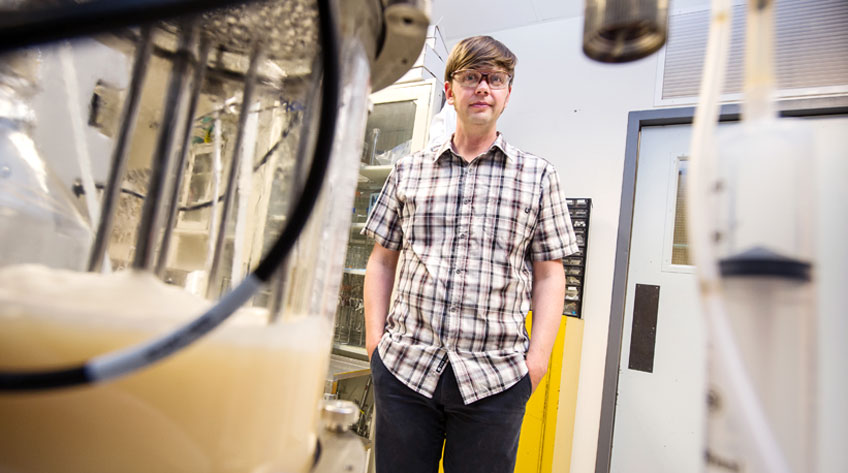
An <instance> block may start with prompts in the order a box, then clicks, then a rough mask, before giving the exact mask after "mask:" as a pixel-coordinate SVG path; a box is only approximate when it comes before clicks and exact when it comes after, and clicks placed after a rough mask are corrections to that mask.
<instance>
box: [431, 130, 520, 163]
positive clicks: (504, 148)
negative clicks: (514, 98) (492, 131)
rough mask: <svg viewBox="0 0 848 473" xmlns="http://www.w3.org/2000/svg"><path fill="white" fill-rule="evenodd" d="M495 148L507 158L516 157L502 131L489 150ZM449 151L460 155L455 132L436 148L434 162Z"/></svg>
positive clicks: (513, 158) (512, 158)
mask: <svg viewBox="0 0 848 473" xmlns="http://www.w3.org/2000/svg"><path fill="white" fill-rule="evenodd" d="M495 148H497V149H499V150H500V151H501V153H503V154H504V156H506V159H507V160H515V159H516V153H515V149H514V148H513V147H512V146H510V145H509V144H508V143H507V142H506V139H504V136H503V133H501V132H498V136H497V138H495V141H494V142H493V143H492V146H490V147H489V152H490V153H491V152H492V150H493V149H495ZM448 152H451V153H453V154H455V155H456V156H459V153H457V152H456V149H455V148H454V146H453V134H451V136H450V138H448V139H447V140H446V141H445V142H444V143H442V145H441V146H439V147H438V148H436V154H435V156H433V162H436V161H438V160H439V158H441V157H442V156H443V155H445V154H446V153H448Z"/></svg>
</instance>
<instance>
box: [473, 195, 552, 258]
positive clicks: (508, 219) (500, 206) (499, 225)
mask: <svg viewBox="0 0 848 473" xmlns="http://www.w3.org/2000/svg"><path fill="white" fill-rule="evenodd" d="M487 201H488V203H487V209H486V218H485V223H484V231H485V233H486V235H487V236H488V237H489V238H493V239H494V247H495V248H497V249H499V250H500V251H501V252H505V254H506V255H507V256H509V255H514V254H517V253H523V252H524V251H525V250H526V249H527V245H528V244H529V242H530V240H531V239H532V236H533V232H534V230H535V227H536V217H537V215H538V212H539V193H538V191H537V187H536V186H535V185H532V184H529V183H528V184H524V185H522V183H521V182H520V181H517V182H512V183H509V184H505V185H504V186H503V187H502V188H498V189H495V190H494V191H493V192H490V193H489V195H488V199H487Z"/></svg>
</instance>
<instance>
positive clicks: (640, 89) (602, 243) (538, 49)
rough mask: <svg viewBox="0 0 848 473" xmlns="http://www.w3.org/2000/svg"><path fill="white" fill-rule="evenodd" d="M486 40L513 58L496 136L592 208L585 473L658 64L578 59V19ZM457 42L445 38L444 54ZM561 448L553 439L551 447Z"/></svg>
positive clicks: (577, 430)
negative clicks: (633, 168) (641, 136)
mask: <svg viewBox="0 0 848 473" xmlns="http://www.w3.org/2000/svg"><path fill="white" fill-rule="evenodd" d="M446 34H450V32H449V31H446ZM486 34H489V35H491V36H493V37H495V38H496V39H498V40H499V41H502V42H503V43H504V44H506V45H507V46H508V47H509V48H510V49H511V50H512V51H513V52H514V53H515V54H516V55H517V56H518V66H517V68H516V77H515V83H514V86H513V91H512V96H511V98H510V102H509V105H508V106H507V109H506V112H504V115H503V116H502V117H501V120H500V123H499V129H500V131H502V132H503V134H504V136H505V137H506V139H507V140H508V141H510V142H512V143H513V144H514V145H516V146H518V147H519V148H522V149H524V150H526V151H529V152H532V153H535V154H538V155H540V156H543V157H545V158H547V159H548V160H550V161H551V162H552V163H553V164H554V165H555V166H556V167H557V170H558V171H559V173H560V178H561V179H562V183H563V186H564V189H565V192H566V194H567V195H568V196H569V197H590V198H592V203H593V208H592V217H591V222H590V230H589V240H588V253H587V255H586V257H587V259H586V264H587V268H586V281H585V291H586V292H585V294H584V305H583V318H584V320H585V324H586V325H585V332H584V338H583V354H582V362H581V367H580V370H581V371H580V379H579V391H578V402H577V414H576V419H575V426H574V444H573V450H572V452H573V453H572V461H571V471H572V472H575V473H583V472H591V471H594V468H595V454H596V450H597V439H598V425H599V420H600V410H601V398H602V388H603V378H604V363H605V360H606V347H607V330H608V327H609V311H610V300H611V294H612V277H613V269H614V260H615V245H616V235H617V231H618V213H619V204H620V202H619V200H620V197H621V177H622V170H623V166H624V147H625V139H626V134H627V114H628V112H630V111H632V110H644V109H649V108H652V107H653V97H654V84H655V80H656V70H657V63H656V61H657V60H656V56H652V57H649V58H646V59H643V60H641V61H637V62H634V63H630V64H624V65H606V64H601V63H597V62H594V61H590V60H589V59H587V58H586V56H584V55H583V52H582V50H581V49H580V48H581V44H582V40H581V38H582V34H583V18H582V17H572V18H566V19H560V20H556V21H550V22H544V23H536V24H533V25H528V26H523V27H518V28H512V29H507V30H502V31H494V32H489V33H486ZM459 39H460V38H450V39H449V40H448V42H449V43H450V44H449V47H452V46H453V45H454V44H456V42H457V41H458V40H459ZM565 375H566V374H565V373H563V376H565ZM561 428H562V426H558V430H560V429H561ZM563 438H564V436H563V435H558V436H557V445H559V444H560V442H562V441H563ZM561 452H562V448H558V447H557V448H556V449H555V452H554V468H553V471H555V472H557V471H567V469H568V465H567V464H566V459H564V458H561Z"/></svg>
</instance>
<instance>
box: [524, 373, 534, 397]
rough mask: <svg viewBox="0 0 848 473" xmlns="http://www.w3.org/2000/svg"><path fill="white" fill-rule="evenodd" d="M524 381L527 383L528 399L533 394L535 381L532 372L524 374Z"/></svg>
mask: <svg viewBox="0 0 848 473" xmlns="http://www.w3.org/2000/svg"><path fill="white" fill-rule="evenodd" d="M522 382H525V383H526V385H527V399H528V400H529V399H530V396H532V395H533V381H532V380H531V379H530V373H527V374H526V375H524V379H523V380H522Z"/></svg>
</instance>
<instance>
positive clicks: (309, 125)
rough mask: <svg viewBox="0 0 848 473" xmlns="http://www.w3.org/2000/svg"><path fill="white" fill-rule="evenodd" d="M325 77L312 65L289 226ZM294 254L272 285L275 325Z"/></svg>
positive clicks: (271, 320)
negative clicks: (322, 79) (322, 81)
mask: <svg viewBox="0 0 848 473" xmlns="http://www.w3.org/2000/svg"><path fill="white" fill-rule="evenodd" d="M322 76H323V74H322V70H321V63H320V62H319V61H317V60H316V61H315V62H314V63H313V65H312V80H311V81H310V82H311V84H310V87H309V96H308V97H309V101H310V103H309V106H307V107H306V111H305V112H304V113H303V115H302V117H303V118H302V120H303V122H302V123H303V124H302V125H301V128H300V134H299V136H298V142H297V154H296V155H295V161H294V169H293V171H292V181H291V186H290V192H289V204H288V206H287V208H286V214H287V215H286V225H288V222H289V217H290V216H291V215H292V213H293V211H294V208H293V205H294V201H295V199H297V196H299V195H300V194H301V193H302V191H303V189H302V187H303V182H304V181H305V176H304V169H306V161H307V160H308V159H309V158H308V156H311V153H312V150H313V149H314V145H315V143H314V141H315V140H314V139H313V138H315V137H314V136H313V134H314V132H315V131H316V130H315V120H314V119H315V114H314V113H313V112H312V111H313V110H315V109H318V104H319V100H320V96H321V87H320V85H321V78H322ZM294 253H295V252H294V251H293V252H292V253H291V254H289V255H288V256H287V257H286V259H285V260H284V261H283V263H282V264H281V265H280V267H279V268H277V271H276V272H275V273H274V277H273V278H272V282H271V284H270V286H271V303H270V306H269V307H268V321H269V323H274V322H276V321H277V320H279V318H280V315H281V311H282V309H283V302H284V301H285V300H286V297H288V294H287V286H288V275H289V271H290V270H291V264H292V261H291V260H292V257H293V255H294Z"/></svg>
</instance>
